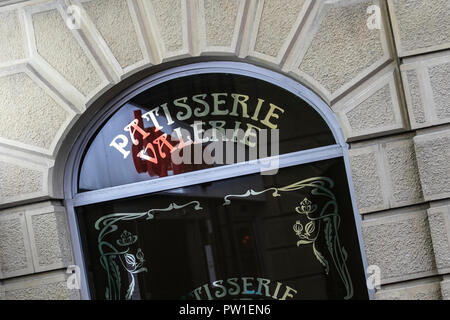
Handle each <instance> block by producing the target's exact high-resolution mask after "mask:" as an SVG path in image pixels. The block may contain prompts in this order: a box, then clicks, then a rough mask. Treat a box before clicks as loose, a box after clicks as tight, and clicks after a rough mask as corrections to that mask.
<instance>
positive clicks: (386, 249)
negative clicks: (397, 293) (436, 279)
mask: <svg viewBox="0 0 450 320" xmlns="http://www.w3.org/2000/svg"><path fill="white" fill-rule="evenodd" d="M408 210H409V212H399V211H397V212H395V211H393V212H392V213H391V215H385V214H383V215H380V216H376V217H372V218H370V219H365V220H364V221H363V236H364V246H365V252H366V255H367V261H368V264H369V265H377V266H379V267H380V269H381V283H382V284H386V283H392V282H399V281H405V280H410V279H416V278H421V277H425V276H430V275H434V274H436V273H437V270H436V265H435V261H434V253H433V244H432V240H431V234H430V228H429V225H428V218H427V213H426V211H425V210H422V209H420V208H417V209H411V208H410V209H408Z"/></svg>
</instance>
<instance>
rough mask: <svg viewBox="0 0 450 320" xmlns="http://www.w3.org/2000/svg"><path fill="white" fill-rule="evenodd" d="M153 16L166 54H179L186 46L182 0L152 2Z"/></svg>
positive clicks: (154, 0) (151, 0)
mask: <svg viewBox="0 0 450 320" xmlns="http://www.w3.org/2000/svg"><path fill="white" fill-rule="evenodd" d="M150 5H151V7H152V9H153V16H154V18H155V19H156V21H155V22H156V25H157V26H158V30H159V34H160V36H161V38H162V40H163V42H164V47H165V51H166V52H169V53H171V52H177V51H180V50H183V49H184V48H185V46H186V44H185V37H184V35H183V33H184V28H185V26H184V25H183V23H185V21H186V20H185V18H184V17H185V6H186V3H185V2H184V1H181V0H150Z"/></svg>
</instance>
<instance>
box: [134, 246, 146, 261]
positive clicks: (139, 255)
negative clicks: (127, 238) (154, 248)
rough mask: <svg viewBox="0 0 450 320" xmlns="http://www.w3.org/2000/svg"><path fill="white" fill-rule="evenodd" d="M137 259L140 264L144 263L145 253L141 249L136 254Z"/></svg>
mask: <svg viewBox="0 0 450 320" xmlns="http://www.w3.org/2000/svg"><path fill="white" fill-rule="evenodd" d="M136 258H138V260H139V262H144V261H145V260H144V253H143V252H142V250H141V248H139V249H138V250H137V252H136Z"/></svg>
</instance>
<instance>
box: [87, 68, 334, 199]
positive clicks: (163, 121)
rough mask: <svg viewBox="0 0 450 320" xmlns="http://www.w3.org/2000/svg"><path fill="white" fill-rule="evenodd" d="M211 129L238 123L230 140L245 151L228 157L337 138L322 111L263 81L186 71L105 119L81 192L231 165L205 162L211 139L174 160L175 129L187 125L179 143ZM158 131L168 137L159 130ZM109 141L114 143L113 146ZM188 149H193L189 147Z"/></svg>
mask: <svg viewBox="0 0 450 320" xmlns="http://www.w3.org/2000/svg"><path fill="white" fill-rule="evenodd" d="M155 108H158V109H157V110H155ZM152 110H154V111H153V112H151V111H152ZM149 112H150V113H149ZM133 120H136V121H137V122H136V126H138V127H139V128H141V129H142V131H140V130H138V129H136V128H134V127H130V128H133V130H135V133H134V139H135V140H136V142H137V143H138V145H133V144H132V141H131V140H132V139H131V135H130V132H127V131H124V128H125V127H126V126H127V125H129V124H130V123H131V122H132V121H133ZM211 128H217V130H218V131H219V133H220V132H223V130H226V129H229V130H234V131H235V132H238V129H240V130H242V133H243V134H244V136H242V135H241V136H238V138H236V140H237V143H236V145H239V146H240V147H241V148H243V150H244V152H245V153H246V156H245V157H244V159H237V158H236V157H231V159H232V160H233V162H238V161H243V160H249V159H250V158H249V153H250V149H251V150H253V151H254V150H258V157H259V158H264V157H266V156H271V155H275V154H276V153H279V154H285V153H290V152H295V151H300V150H306V149H311V148H317V147H322V146H327V145H333V144H335V143H336V142H335V140H334V138H333V135H332V133H331V131H330V129H329V128H328V126H327V125H326V123H325V121H324V120H323V119H322V118H321V116H320V115H319V114H318V113H317V112H316V111H315V110H314V109H313V108H312V107H311V106H310V105H308V104H307V103H306V102H305V101H303V100H302V99H300V98H299V97H297V96H296V95H294V94H292V93H290V92H288V91H286V90H284V89H281V88H279V87H277V86H274V85H272V84H270V83H267V82H265V81H262V80H258V79H254V78H249V77H246V76H238V75H232V74H202V75H195V76H189V77H184V78H179V79H174V80H170V81H167V82H165V83H163V84H160V85H158V86H155V87H153V88H151V89H149V90H147V91H145V92H143V93H141V94H139V95H138V96H136V97H135V98H133V99H132V100H131V101H129V102H128V103H126V104H125V105H124V106H123V107H122V108H120V109H119V110H118V111H117V112H116V113H115V114H114V115H113V116H112V117H111V118H110V119H109V121H108V122H107V123H106V124H105V125H104V126H103V128H102V129H101V130H100V131H99V133H98V135H97V136H96V137H95V138H94V139H93V141H92V143H91V145H90V147H89V149H88V151H87V152H86V154H85V156H84V160H83V164H82V167H81V173H80V181H79V189H80V190H79V191H80V192H83V191H87V190H96V189H102V188H107V187H113V186H117V185H123V184H128V183H134V182H138V181H144V180H148V179H155V178H158V177H163V176H167V175H174V174H182V173H185V172H189V171H195V170H201V169H204V168H209V167H214V166H218V165H223V164H229V162H227V161H223V163H210V162H207V161H205V159H204V157H202V156H201V155H202V153H203V152H205V150H207V146H209V145H210V142H204V143H199V144H198V145H200V149H197V150H200V158H201V159H200V161H194V160H195V159H193V158H194V156H192V157H191V158H192V159H191V160H192V161H191V163H187V162H186V161H185V162H183V163H182V164H179V163H178V164H174V163H173V161H172V160H173V159H172V158H173V154H172V153H171V151H173V150H172V149H171V147H175V149H176V148H177V147H178V146H179V138H180V137H179V133H180V132H182V131H181V130H180V129H182V130H186V132H187V133H186V134H185V135H183V134H182V133H181V138H182V139H183V141H184V142H187V141H189V140H193V141H194V142H200V139H196V137H198V138H200V137H199V135H200V132H201V130H204V131H205V132H207V130H209V129H211ZM273 129H278V130H279V143H272V142H271V140H270V139H272V138H274V137H275V136H274V135H273V132H272V131H270V130H273ZM263 130H267V131H268V134H267V138H268V144H269V146H268V150H267V151H266V152H265V151H264V150H262V149H261V148H258V147H255V145H256V146H259V144H258V143H257V141H261V140H257V139H260V138H261V137H262V135H263ZM121 134H122V135H124V136H125V137H126V138H127V140H128V141H126V142H127V143H125V142H124V139H123V137H122V138H117V137H118V135H121ZM164 134H166V135H167V136H164V137H161V136H162V135H164ZM245 134H247V136H245ZM253 135H255V136H256V137H254V136H253ZM188 136H189V137H188ZM115 138H117V139H115ZM211 138H213V139H216V138H217V137H211ZM229 138H230V139H231V137H230V136H229ZM113 141H115V143H116V144H113V145H111V143H112V142H113ZM148 144H150V146H151V147H152V148H154V150H153V151H152V150H151V148H150V149H149V148H147V147H148ZM158 144H159V145H160V146H161V149H159V146H158ZM169 145H170V146H171V147H170V146H169ZM235 147H236V148H237V146H235ZM189 148H192V146H190V147H189ZM255 148H256V149H255ZM277 148H278V149H279V150H278V151H277ZM143 150H144V153H143V154H142V155H144V156H147V158H142V157H139V152H141V151H143ZM184 151H185V149H183V152H184ZM227 151H228V150H226V148H225V149H224V153H225V155H224V157H227V156H228V155H229V154H228V155H227V154H226V153H227ZM235 152H237V151H235ZM161 153H163V154H161ZM192 153H198V152H197V151H195V150H192ZM185 154H186V153H185ZM124 156H127V157H126V159H124ZM150 157H152V158H153V160H154V161H153V162H152V161H150V160H149V158H150ZM219 158H220V157H219Z"/></svg>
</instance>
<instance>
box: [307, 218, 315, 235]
mask: <svg viewBox="0 0 450 320" xmlns="http://www.w3.org/2000/svg"><path fill="white" fill-rule="evenodd" d="M314 230H316V224H315V223H314V221H310V222H308V223H307V224H306V226H305V234H306V236H307V237H309V236H311V234H312V233H313V232H314Z"/></svg>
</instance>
